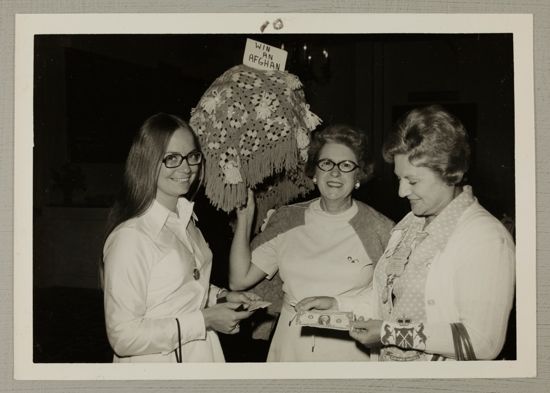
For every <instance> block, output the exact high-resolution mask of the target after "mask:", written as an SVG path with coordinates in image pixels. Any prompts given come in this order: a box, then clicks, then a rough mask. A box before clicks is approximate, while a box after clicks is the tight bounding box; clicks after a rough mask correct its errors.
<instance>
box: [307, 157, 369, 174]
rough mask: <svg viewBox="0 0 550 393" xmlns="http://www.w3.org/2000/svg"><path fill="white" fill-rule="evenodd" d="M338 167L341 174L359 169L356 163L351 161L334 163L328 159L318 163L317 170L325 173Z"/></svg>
mask: <svg viewBox="0 0 550 393" xmlns="http://www.w3.org/2000/svg"><path fill="white" fill-rule="evenodd" d="M335 166H337V167H338V170H339V171H340V172H344V173H347V172H351V171H354V170H355V169H357V168H358V167H359V165H357V164H356V163H355V162H353V161H350V160H345V161H340V162H334V161H332V160H329V159H328V158H323V159H322V160H319V161H317V168H319V169H320V170H322V171H324V172H329V171H332V169H333V168H334V167H335Z"/></svg>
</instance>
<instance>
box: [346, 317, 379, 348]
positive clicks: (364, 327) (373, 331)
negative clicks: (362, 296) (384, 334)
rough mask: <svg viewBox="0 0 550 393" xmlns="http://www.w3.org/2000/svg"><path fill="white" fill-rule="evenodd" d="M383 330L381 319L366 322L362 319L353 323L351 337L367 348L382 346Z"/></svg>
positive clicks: (350, 331)
mask: <svg viewBox="0 0 550 393" xmlns="http://www.w3.org/2000/svg"><path fill="white" fill-rule="evenodd" d="M381 330H382V321H381V320H379V319H369V320H367V321H365V320H364V319H363V317H360V318H359V320H357V321H352V322H351V328H350V330H349V335H350V336H351V337H352V338H354V339H355V340H357V341H359V342H360V343H361V344H363V345H364V346H366V347H369V348H370V347H376V346H378V345H379V344H380V331H381Z"/></svg>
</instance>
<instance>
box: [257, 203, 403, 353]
mask: <svg viewBox="0 0 550 393" xmlns="http://www.w3.org/2000/svg"><path fill="white" fill-rule="evenodd" d="M391 226H392V222H391V221H390V220H388V219H387V218H385V217H384V216H383V215H381V214H380V213H378V212H376V211H375V210H374V209H372V208H370V207H369V206H367V205H365V204H363V203H360V202H356V201H354V202H353V204H352V207H351V208H349V209H348V210H346V211H345V212H343V213H340V214H334V215H333V214H328V213H326V212H324V211H323V210H322V209H321V207H320V201H319V199H316V200H314V201H312V202H306V203H302V204H296V205H291V206H286V207H283V208H281V209H279V210H278V211H277V212H275V213H274V214H273V215H272V216H271V217H270V219H269V221H268V223H267V226H266V228H265V231H264V232H263V233H261V234H260V235H258V236H257V237H256V238H255V239H254V241H253V243H252V248H253V251H252V263H254V264H255V265H256V266H258V267H259V268H260V269H261V270H263V271H264V272H266V274H267V275H268V278H271V277H273V276H274V275H275V274H276V273H277V272H279V274H280V277H281V279H282V281H283V292H284V299H283V305H282V309H281V314H280V317H279V321H278V324H277V327H276V330H275V334H274V336H273V339H272V343H271V346H270V349H269V354H268V358H267V360H268V361H270V362H276V361H285V362H291V361H312V362H313V361H367V360H369V352H368V350H366V349H365V348H362V347H361V346H359V345H357V344H356V342H355V341H354V340H353V339H351V338H350V337H349V334H348V332H345V331H338V330H328V329H313V328H306V327H301V326H299V325H297V324H296V323H295V321H294V318H295V314H296V313H295V310H294V307H293V306H294V305H295V304H296V303H297V302H298V301H299V300H301V299H303V298H305V297H309V296H319V295H325V296H337V295H348V296H354V295H359V294H360V293H361V292H363V291H365V290H367V288H368V287H369V285H370V283H371V279H372V274H373V270H374V265H375V262H376V261H377V259H378V257H379V256H380V254H381V253H382V251H383V249H384V247H385V245H386V242H387V239H388V236H389V230H390V228H391ZM365 228H368V229H365ZM361 235H364V236H361Z"/></svg>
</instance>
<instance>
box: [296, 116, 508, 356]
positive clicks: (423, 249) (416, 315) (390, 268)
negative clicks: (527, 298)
mask: <svg viewBox="0 0 550 393" xmlns="http://www.w3.org/2000/svg"><path fill="white" fill-rule="evenodd" d="M383 153H384V158H385V159H386V161H387V162H390V163H393V164H394V172H395V175H396V176H397V178H398V179H399V190H398V193H399V196H400V197H402V198H407V199H408V200H409V203H410V205H411V212H410V213H408V214H407V215H406V216H405V217H404V218H403V219H402V220H401V221H400V222H399V223H398V224H397V225H396V226H395V227H394V228H393V230H392V233H391V238H390V240H389V243H388V246H387V248H386V250H385V252H384V254H383V255H382V257H381V258H380V261H379V262H378V264H377V266H376V269H375V272H374V278H373V288H372V290H371V291H369V292H368V293H363V294H362V296H356V297H349V296H340V297H311V298H306V299H303V300H302V301H300V302H299V303H298V304H297V306H296V308H297V309H298V310H310V309H339V310H348V311H353V312H354V313H355V314H356V315H357V316H360V317H361V318H362V319H363V320H359V321H356V322H354V323H352V329H351V330H350V335H351V336H352V337H353V338H354V339H356V340H357V341H358V342H360V343H362V344H364V345H365V346H367V347H379V346H381V348H380V360H409V361H410V360H445V359H458V360H470V359H472V360H473V359H494V358H496V357H497V356H498V354H499V352H500V350H501V349H502V346H503V344H504V340H505V337H506V329H507V323H508V317H509V315H510V310H511V308H512V302H513V297H514V279H515V278H514V277H515V276H514V269H515V246H514V241H513V240H512V237H511V236H510V234H509V233H508V231H507V230H506V229H505V228H504V226H503V225H502V224H501V223H500V222H499V221H498V220H497V219H496V218H495V217H494V216H493V215H491V214H490V213H489V212H488V211H487V210H485V209H484V208H483V207H482V206H481V205H480V204H479V203H478V201H477V199H476V198H475V197H474V195H473V192H472V188H471V187H470V186H468V185H465V184H464V183H465V179H464V175H465V173H466V171H467V170H468V167H469V160H470V148H469V145H468V139H467V134H466V130H465V128H464V126H463V125H462V123H461V122H460V121H459V120H458V119H457V118H456V117H454V116H453V115H451V114H450V113H449V112H447V111H445V110H444V109H442V108H441V107H439V106H429V107H426V108H420V109H414V110H412V111H411V112H409V113H408V114H407V115H406V116H405V117H404V118H403V120H402V121H401V122H400V123H399V124H398V125H397V127H396V129H395V131H394V133H393V134H392V135H391V136H390V137H389V139H388V140H387V141H386V143H385V145H384V149H383ZM364 319H367V320H366V321H365V320H364Z"/></svg>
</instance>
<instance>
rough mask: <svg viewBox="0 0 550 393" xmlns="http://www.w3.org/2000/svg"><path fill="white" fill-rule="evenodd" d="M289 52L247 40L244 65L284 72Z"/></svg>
mask: <svg viewBox="0 0 550 393" xmlns="http://www.w3.org/2000/svg"><path fill="white" fill-rule="evenodd" d="M286 57H287V52H286V51H285V50H283V49H280V48H276V47H274V46H271V45H267V44H264V43H262V42H259V41H255V40H251V39H250V38H247V39H246V46H245V48H244V56H243V64H244V65H247V66H249V67H253V68H256V69H259V70H279V71H284V69H285V65H286Z"/></svg>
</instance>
